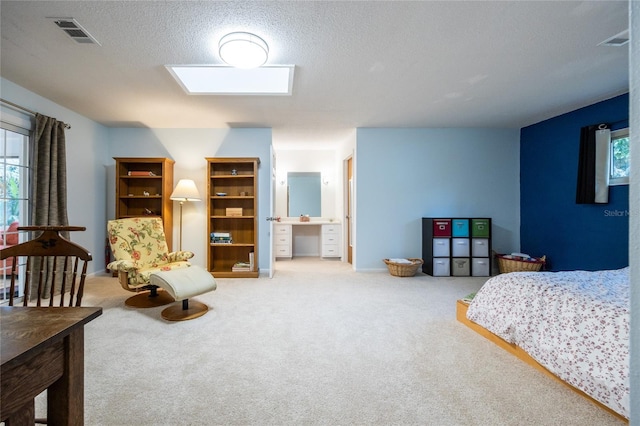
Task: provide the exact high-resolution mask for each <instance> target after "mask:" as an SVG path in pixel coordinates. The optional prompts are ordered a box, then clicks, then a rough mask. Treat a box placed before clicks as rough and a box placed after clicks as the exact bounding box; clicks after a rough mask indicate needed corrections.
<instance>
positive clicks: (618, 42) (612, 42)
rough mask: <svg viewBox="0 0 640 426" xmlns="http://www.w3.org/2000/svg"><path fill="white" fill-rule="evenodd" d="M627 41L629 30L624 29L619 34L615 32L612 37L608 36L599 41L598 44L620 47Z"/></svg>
mask: <svg viewBox="0 0 640 426" xmlns="http://www.w3.org/2000/svg"><path fill="white" fill-rule="evenodd" d="M627 43H629V30H624V31H623V32H621V33H620V34H616V35H614V36H613V37H609V38H608V39H606V40H605V41H603V42H602V43H599V44H598V46H615V47H620V46H624V45H625V44H627Z"/></svg>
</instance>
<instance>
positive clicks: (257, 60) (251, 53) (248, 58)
mask: <svg viewBox="0 0 640 426" xmlns="http://www.w3.org/2000/svg"><path fill="white" fill-rule="evenodd" d="M218 49H219V50H218V53H219V55H220V59H222V60H223V61H224V62H226V63H227V64H229V65H231V66H234V67H237V68H257V67H260V66H262V65H264V64H265V63H266V62H267V57H268V55H269V46H267V43H266V42H265V41H264V40H263V39H261V38H260V37H258V36H257V35H255V34H251V33H243V32H237V33H230V34H227V35H226V36H224V37H222V38H221V39H220V43H219V44H218Z"/></svg>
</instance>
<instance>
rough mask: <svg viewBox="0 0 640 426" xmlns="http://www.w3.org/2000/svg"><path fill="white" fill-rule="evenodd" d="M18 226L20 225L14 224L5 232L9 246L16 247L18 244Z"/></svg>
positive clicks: (6, 242) (5, 238)
mask: <svg viewBox="0 0 640 426" xmlns="http://www.w3.org/2000/svg"><path fill="white" fill-rule="evenodd" d="M18 226H20V223H18V222H13V223H12V224H11V225H9V227H8V228H7V229H6V230H5V231H4V241H5V244H6V245H8V246H14V245H16V244H18Z"/></svg>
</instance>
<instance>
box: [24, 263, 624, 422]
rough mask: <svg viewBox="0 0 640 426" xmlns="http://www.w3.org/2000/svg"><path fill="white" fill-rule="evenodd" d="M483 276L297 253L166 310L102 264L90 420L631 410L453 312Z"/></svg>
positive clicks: (90, 297)
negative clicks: (532, 360) (138, 304)
mask: <svg viewBox="0 0 640 426" xmlns="http://www.w3.org/2000/svg"><path fill="white" fill-rule="evenodd" d="M485 281H486V278H474V277H468V278H467V277H465V278H459V277H456V278H449V277H446V278H444V277H442V278H434V277H430V276H427V275H424V274H422V273H418V274H417V275H416V276H415V277H406V278H400V277H393V276H391V275H389V274H388V273H386V272H367V273H364V272H358V273H356V272H353V271H352V270H351V267H350V265H348V264H345V263H342V262H337V261H326V260H324V261H323V260H319V259H306V258H300V259H294V260H291V261H279V262H277V268H276V273H275V276H274V278H272V279H269V278H259V279H218V280H217V282H218V289H217V290H216V291H214V292H210V293H208V294H204V295H201V296H199V297H197V298H195V299H196V300H199V301H200V302H203V303H206V304H207V305H208V306H209V307H210V311H209V312H208V313H207V314H206V315H204V316H202V317H200V318H197V319H195V320H191V321H184V322H167V321H164V320H163V319H162V318H161V316H160V312H161V311H162V309H163V308H151V309H132V308H128V307H126V306H125V305H124V300H125V299H126V298H128V297H130V296H131V295H132V293H128V292H126V291H124V290H123V289H122V288H121V287H120V286H119V284H118V283H117V280H116V278H112V277H111V276H110V275H107V274H103V275H102V276H94V277H92V278H90V279H89V281H88V283H87V288H86V291H85V299H84V300H83V306H102V307H103V315H102V316H100V317H98V318H97V319H96V320H94V321H92V322H91V323H89V324H88V325H87V326H86V328H85V371H86V373H85V424H87V425H122V426H124V425H136V426H142V425H580V426H584V425H599V426H602V425H605V426H606V425H620V424H623V423H622V422H620V421H619V420H618V419H616V418H615V417H613V416H611V415H610V414H608V413H606V412H604V411H603V410H601V409H599V408H598V407H596V406H594V405H593V404H591V403H590V402H588V401H586V400H584V399H583V398H581V397H580V396H578V395H576V394H575V393H573V392H571V391H570V390H568V389H566V388H565V387H564V386H562V385H561V384H559V383H556V382H555V381H554V380H552V379H551V378H549V377H547V376H545V375H544V374H542V373H540V372H538V371H537V370H535V369H533V368H532V367H530V366H528V365H526V364H524V363H523V362H521V361H520V360H518V359H516V358H515V357H513V356H512V355H510V354H508V353H506V352H504V351H503V350H501V349H500V348H498V347H496V346H495V345H493V344H492V343H490V342H489V341H487V340H486V339H484V338H483V337H481V336H479V335H477V334H476V333H474V332H473V331H471V330H469V329H468V328H467V327H465V326H464V325H462V324H460V323H458V322H457V321H456V319H455V301H456V300H457V299H459V298H460V297H462V296H465V295H466V294H468V293H470V292H472V291H477V290H478V289H479V288H480V287H481V286H482V284H483V283H484V282H485ZM45 404H46V402H45V400H44V398H42V397H39V398H38V400H37V404H36V410H37V412H38V413H39V414H43V411H44V410H45V409H46V407H45Z"/></svg>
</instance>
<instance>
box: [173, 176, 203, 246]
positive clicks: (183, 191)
mask: <svg viewBox="0 0 640 426" xmlns="http://www.w3.org/2000/svg"><path fill="white" fill-rule="evenodd" d="M169 198H171V199H172V200H173V201H180V248H179V250H180V251H182V205H183V204H184V203H185V202H186V201H200V193H198V188H196V184H195V182H194V181H192V180H191V179H180V180H179V181H178V185H176V188H175V189H174V190H173V192H172V193H171V197H169Z"/></svg>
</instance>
